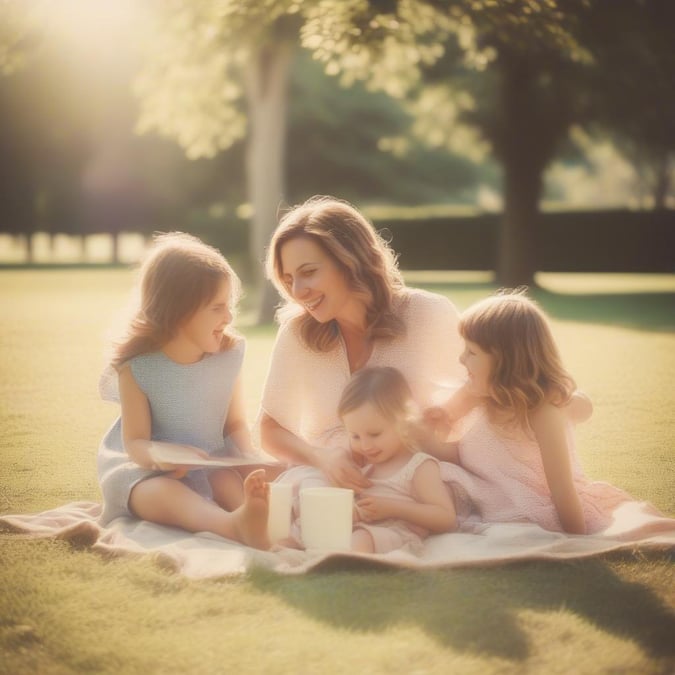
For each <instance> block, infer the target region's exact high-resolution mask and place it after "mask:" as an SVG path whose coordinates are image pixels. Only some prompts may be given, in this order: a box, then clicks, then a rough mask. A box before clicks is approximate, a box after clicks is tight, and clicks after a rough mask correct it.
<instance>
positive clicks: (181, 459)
mask: <svg viewBox="0 0 675 675" xmlns="http://www.w3.org/2000/svg"><path fill="white" fill-rule="evenodd" d="M150 457H152V460H153V462H156V463H157V464H176V465H180V466H201V467H204V466H206V467H221V466H253V465H262V466H277V465H279V464H280V462H277V461H276V460H267V459H264V458H262V457H261V458H257V457H201V456H200V455H198V454H197V453H195V452H194V450H192V449H191V448H189V447H187V446H181V445H166V444H164V443H152V444H151V445H150Z"/></svg>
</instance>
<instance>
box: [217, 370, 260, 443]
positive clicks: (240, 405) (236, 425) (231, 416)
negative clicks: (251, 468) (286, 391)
mask: <svg viewBox="0 0 675 675" xmlns="http://www.w3.org/2000/svg"><path fill="white" fill-rule="evenodd" d="M223 434H224V435H225V436H229V437H230V438H231V439H232V441H233V442H234V444H235V445H236V446H237V448H239V450H241V452H242V453H243V454H244V455H255V454H257V451H256V449H255V448H254V447H253V441H252V440H251V430H250V428H249V426H248V422H247V421H246V410H245V406H244V385H243V382H242V377H241V375H239V376H238V377H237V379H236V381H235V383H234V388H233V390H232V399H231V400H230V407H229V409H228V411H227V419H226V420H225V426H224V428H223Z"/></svg>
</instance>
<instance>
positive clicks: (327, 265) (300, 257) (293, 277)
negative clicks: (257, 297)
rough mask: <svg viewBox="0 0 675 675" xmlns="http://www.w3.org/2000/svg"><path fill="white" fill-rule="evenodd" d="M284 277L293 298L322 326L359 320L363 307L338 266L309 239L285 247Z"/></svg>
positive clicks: (282, 263) (302, 238)
mask: <svg viewBox="0 0 675 675" xmlns="http://www.w3.org/2000/svg"><path fill="white" fill-rule="evenodd" d="M280 258H281V278H282V281H283V282H284V284H285V286H286V288H287V289H288V292H289V293H290V295H291V297H292V298H293V299H294V300H295V301H296V302H297V303H298V304H300V305H302V306H303V307H304V308H305V309H306V310H307V312H309V314H311V315H312V316H313V317H314V318H315V319H316V320H317V321H319V322H320V323H326V322H327V321H331V320H333V319H337V320H340V319H344V320H355V319H356V318H357V317H358V315H360V314H363V308H362V306H360V303H359V302H357V301H356V300H355V298H354V297H353V294H352V292H351V289H350V288H349V286H348V284H347V280H346V279H345V276H344V274H343V272H342V270H341V269H340V268H339V267H338V265H337V263H336V262H335V261H334V260H333V258H331V256H330V255H329V254H328V253H326V251H324V249H323V248H321V246H320V245H319V244H317V243H316V242H315V241H313V240H312V239H310V238H308V237H296V238H295V239H291V240H289V241H287V242H286V243H285V244H283V245H282V247H281V252H280Z"/></svg>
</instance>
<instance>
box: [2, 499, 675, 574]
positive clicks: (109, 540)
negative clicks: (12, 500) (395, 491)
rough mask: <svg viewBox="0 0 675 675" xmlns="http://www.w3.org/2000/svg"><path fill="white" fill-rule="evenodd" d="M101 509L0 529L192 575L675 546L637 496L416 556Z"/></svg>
mask: <svg viewBox="0 0 675 675" xmlns="http://www.w3.org/2000/svg"><path fill="white" fill-rule="evenodd" d="M100 512H101V507H100V505H99V504H97V503H94V502H74V503H72V504H66V505H64V506H61V507H59V508H56V509H53V510H51V511H45V512H43V513H38V514H32V515H4V516H0V528H1V529H3V530H5V531H11V532H20V533H24V534H26V535H28V536H32V537H54V538H58V539H65V540H68V541H71V542H73V543H75V544H77V545H79V546H82V545H85V546H91V548H92V549H94V550H97V551H100V552H101V553H103V554H105V555H115V556H122V555H152V556H153V557H154V558H155V559H156V561H157V562H158V563H159V564H161V565H163V566H168V567H170V568H171V569H174V570H175V571H177V572H180V573H181V574H184V575H185V576H187V577H190V578H195V579H198V578H211V577H222V576H229V575H236V574H241V573H244V572H246V571H247V570H248V569H250V568H252V567H265V568H267V569H271V570H274V571H276V572H279V573H283V574H298V573H303V572H307V571H309V570H311V569H314V568H316V567H317V566H319V565H321V564H322V563H324V562H325V561H327V560H330V559H335V558H341V559H353V560H362V561H366V560H367V561H372V562H377V563H380V564H383V565H387V566H392V567H404V568H419V569H425V568H439V567H458V566H476V565H493V564H497V563H504V562H509V561H514V560H535V559H538V560H543V559H556V560H564V559H569V558H584V557H588V556H593V555H598V554H601V553H606V552H608V551H615V550H619V549H623V550H634V549H637V548H640V549H647V548H649V549H661V550H664V549H673V548H675V519H671V518H666V517H664V516H659V515H654V513H653V512H652V511H651V510H650V508H649V505H647V504H646V503H645V502H635V501H630V502H625V503H623V504H621V505H619V506H618V507H617V508H616V509H615V510H614V512H613V517H612V521H611V523H610V524H609V526H608V527H607V528H605V529H604V530H603V531H602V532H601V533H597V534H594V535H583V536H582V535H567V534H562V533H558V532H549V531H547V530H544V529H542V528H541V527H539V526H538V525H533V524H529V523H502V524H483V525H481V526H479V527H478V528H472V529H473V531H471V532H457V533H451V534H442V535H434V536H431V537H429V538H428V539H427V540H426V541H425V545H424V549H423V551H422V552H421V554H419V555H413V554H412V553H410V552H407V551H404V550H398V551H392V552H390V553H386V554H381V555H366V554H352V553H340V554H337V553H316V552H312V553H310V552H305V551H297V550H294V549H287V548H280V547H278V548H276V549H274V550H271V551H257V550H255V549H251V548H248V547H246V546H243V545H241V544H238V543H236V542H233V541H229V540H227V539H223V538H221V537H218V536H217V535H214V534H210V533H207V532H204V533H198V534H190V533H188V532H184V531H182V530H177V529H174V528H169V527H163V526H161V525H155V524H152V523H147V522H144V521H139V520H134V519H131V518H119V519H117V520H116V521H113V523H111V525H110V526H109V527H106V528H102V527H100V526H99V525H98V523H97V518H98V516H99V514H100Z"/></svg>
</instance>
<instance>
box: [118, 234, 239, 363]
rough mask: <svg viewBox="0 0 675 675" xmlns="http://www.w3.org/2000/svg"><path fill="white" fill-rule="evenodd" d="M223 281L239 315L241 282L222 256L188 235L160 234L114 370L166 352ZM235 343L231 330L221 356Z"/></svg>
mask: <svg viewBox="0 0 675 675" xmlns="http://www.w3.org/2000/svg"><path fill="white" fill-rule="evenodd" d="M223 280H226V281H227V283H228V284H229V290H230V308H231V311H232V313H233V314H234V311H235V309H236V305H237V302H238V301H239V297H240V295H241V282H240V281H239V277H238V276H237V275H236V274H235V272H234V270H233V269H232V268H231V267H230V265H229V263H228V262H227V260H226V259H225V258H224V257H223V255H222V254H221V253H220V251H218V250H217V249H215V248H213V247H212V246H209V245H207V244H205V243H204V242H202V241H201V240H200V239H197V237H193V236H192V235H190V234H185V233H183V232H169V233H158V234H156V235H155V238H154V241H153V245H152V247H151V248H150V250H149V251H148V253H147V255H146V258H145V260H144V262H143V264H142V266H141V269H140V283H139V285H140V303H139V306H138V307H137V308H136V309H135V311H134V312H133V314H132V316H131V319H130V320H129V322H128V323H127V326H126V331H125V333H124V334H123V336H122V337H121V338H120V339H119V340H116V341H114V342H113V347H112V358H111V363H112V365H113V366H114V367H119V366H120V365H122V364H123V363H125V362H126V361H128V360H129V359H131V358H133V357H134V356H138V355H139V354H146V353H148V352H152V351H156V350H158V349H161V348H162V346H163V345H164V344H166V343H167V342H168V341H169V340H170V339H171V338H172V337H174V336H175V334H176V331H177V330H178V327H179V326H180V324H181V323H182V322H183V321H185V320H186V319H189V318H190V317H191V316H192V315H193V314H194V313H195V312H196V311H197V310H198V309H199V308H200V307H203V306H204V305H206V304H207V303H209V302H210V301H211V300H212V299H213V298H214V296H215V295H216V293H217V292H218V288H219V286H220V284H221V283H222V281H223ZM235 339H236V334H235V333H234V331H233V330H232V329H228V331H226V332H225V333H224V334H223V339H222V341H221V345H220V349H221V351H224V350H226V349H229V348H230V347H231V346H232V344H233V342H234V340H235Z"/></svg>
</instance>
